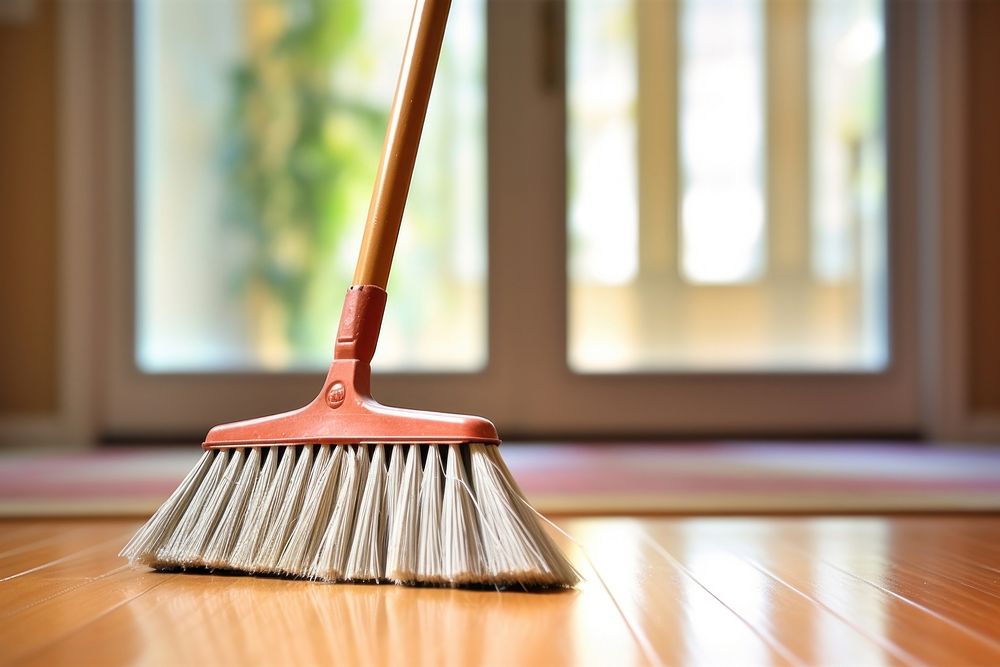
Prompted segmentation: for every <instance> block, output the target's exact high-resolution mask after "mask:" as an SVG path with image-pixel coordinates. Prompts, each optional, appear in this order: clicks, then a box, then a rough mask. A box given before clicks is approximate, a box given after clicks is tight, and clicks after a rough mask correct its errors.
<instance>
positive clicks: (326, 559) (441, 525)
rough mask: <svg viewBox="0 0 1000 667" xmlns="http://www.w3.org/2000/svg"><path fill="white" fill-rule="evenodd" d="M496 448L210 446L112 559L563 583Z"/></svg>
mask: <svg viewBox="0 0 1000 667" xmlns="http://www.w3.org/2000/svg"><path fill="white" fill-rule="evenodd" d="M498 450H499V448H498V447H496V446H494V445H481V444H472V445H448V446H438V445H430V446H428V445H375V446H355V445H299V446H285V447H270V448H268V449H267V450H261V449H254V448H246V449H236V450H228V451H227V450H209V451H206V452H205V453H204V455H203V456H202V457H201V459H200V460H199V462H198V464H197V465H196V466H195V467H194V469H193V470H192V471H191V472H190V473H189V474H188V476H187V477H186V478H185V479H184V481H183V482H182V483H181V485H180V487H178V488H177V490H176V491H174V493H173V494H172V495H171V496H170V498H169V499H168V500H167V501H166V502H165V503H164V504H163V506H162V507H160V509H159V510H157V512H156V513H155V514H154V515H153V517H152V518H151V519H150V520H149V521H148V522H147V523H146V524H145V525H144V526H143V527H142V528H141V529H140V530H139V532H138V533H136V535H135V537H133V538H132V540H131V541H130V542H129V543H128V544H127V545H126V546H125V548H124V549H123V550H122V554H121V555H122V556H125V557H127V558H128V559H129V560H130V561H132V562H133V563H136V564H143V565H149V566H152V567H156V568H161V569H175V568H210V569H224V570H236V571H244V572H251V573H275V574H282V575H288V576H294V577H303V578H309V579H315V580H321V581H328V582H342V581H374V582H381V581H391V582H394V583H399V584H419V585H453V586H470V585H472V586H517V587H525V588H536V587H557V586H558V587H562V586H572V585H573V584H575V583H576V582H577V581H579V574H578V573H577V572H576V570H575V569H574V568H573V566H572V565H571V564H570V563H569V561H568V560H567V559H566V557H565V556H564V555H563V554H562V552H561V551H560V549H559V548H558V546H557V545H556V544H555V543H554V542H553V540H552V539H551V537H550V536H549V535H548V533H547V532H546V531H545V529H544V528H543V526H542V525H541V523H540V522H539V517H538V515H537V513H536V512H535V511H534V510H533V509H532V508H531V507H530V506H529V504H528V502H527V501H526V500H525V499H524V495H523V493H522V492H521V490H520V489H519V488H518V486H517V483H516V482H515V481H514V479H513V477H512V476H511V475H510V471H509V470H508V469H507V467H506V465H505V464H504V462H503V459H502V457H501V456H500V454H499V451H498Z"/></svg>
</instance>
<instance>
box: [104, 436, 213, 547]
mask: <svg viewBox="0 0 1000 667" xmlns="http://www.w3.org/2000/svg"><path fill="white" fill-rule="evenodd" d="M214 458H215V452H213V451H211V450H205V452H204V453H203V454H202V455H201V458H200V459H198V463H197V464H196V465H195V466H194V468H192V469H191V472H189V473H188V474H187V476H186V477H185V478H184V480H183V481H182V482H181V483H180V486H178V487H177V488H176V489H175V490H174V492H173V493H171V494H170V497H169V498H167V500H166V502H165V503H163V504H162V505H160V508H159V509H158V510H156V512H155V513H154V514H153V516H152V517H150V519H149V521H147V522H146V524H145V525H144V526H143V527H142V528H140V529H139V530H138V531H137V532H136V534H135V535H133V536H132V539H131V540H129V541H128V544H126V545H125V546H124V548H122V550H121V553H120V554H118V555H119V556H122V557H124V558H128V559H129V561H130V562H132V563H134V564H139V563H143V564H147V565H153V564H155V563H156V562H157V561H156V557H155V554H156V552H157V551H158V550H159V548H160V545H161V544H163V542H164V541H166V540H167V539H168V538H169V537H170V535H172V534H173V532H174V529H175V528H176V527H177V522H178V521H180V519H181V516H183V515H184V512H185V510H187V508H188V506H189V505H190V504H191V498H192V496H194V494H195V492H196V491H197V490H198V489H199V488H201V482H202V480H203V479H204V478H205V474H206V473H207V472H208V469H209V468H210V467H211V466H212V462H213V460H214Z"/></svg>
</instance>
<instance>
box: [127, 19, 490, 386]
mask: <svg viewBox="0 0 1000 667" xmlns="http://www.w3.org/2000/svg"><path fill="white" fill-rule="evenodd" d="M136 15H137V20H136V34H137V39H136V53H137V64H136V81H137V93H136V96H137V100H136V102H137V105H136V126H137V128H138V141H137V163H138V198H137V201H138V211H137V216H138V222H137V225H138V227H137V231H138V234H137V238H138V242H137V258H136V268H137V279H138V286H137V287H138V289H137V291H136V295H137V297H136V298H137V303H136V312H137V322H136V326H137V350H136V356H137V362H138V364H139V366H140V368H142V369H143V370H145V371H148V372H177V371H192V372H212V371H226V370H275V371H279V370H289V369H312V368H321V367H323V366H325V365H326V364H328V363H329V360H330V355H331V352H332V342H333V335H334V331H335V327H336V322H337V319H338V318H339V315H340V305H341V302H342V299H343V295H344V292H345V291H346V289H347V286H348V285H349V284H350V280H351V277H352V275H353V272H354V264H355V261H356V253H357V250H358V247H359V245H360V238H361V233H362V227H363V224H364V220H365V215H366V213H367V208H368V199H369V196H370V193H371V188H372V184H373V181H374V175H375V168H376V166H377V163H378V159H379V153H380V151H381V147H382V138H383V133H384V130H385V123H386V120H387V117H388V108H389V105H390V102H391V97H392V92H393V87H394V85H395V79H396V75H397V73H398V71H399V62H400V58H401V56H402V50H403V43H404V40H405V37H406V30H407V27H408V23H409V18H410V11H409V8H406V7H401V6H400V5H399V3H396V2H393V1H391V0H254V1H249V0H247V1H240V0H213V1H212V2H196V1H194V0H177V1H171V2H162V1H157V0H141V1H140V2H139V3H138V5H137V12H136ZM483 23H484V12H483V2H482V0H474V1H470V2H460V3H455V5H454V7H453V8H452V15H451V18H450V22H449V28H448V35H447V37H446V40H445V45H444V48H443V51H442V56H441V62H440V66H439V70H438V76H437V80H436V82H435V89H434V94H433V96H432V99H431V103H430V108H429V110H428V117H427V122H426V126H425V130H424V136H423V140H422V143H421V149H420V154H419V157H418V159H417V165H416V170H415V173H414V179H413V184H412V187H411V189H410V195H409V203H408V205H407V210H406V215H405V219H404V221H403V226H402V231H401V233H400V238H399V244H398V247H397V250H396V258H395V263H394V268H393V273H392V277H391V279H390V282H389V288H388V291H389V293H390V295H391V297H390V299H389V306H388V309H387V312H386V318H385V323H384V326H383V330H382V336H381V339H380V342H379V350H378V353H377V354H376V358H375V367H376V368H377V369H381V370H418V369H426V370H446V371H469V370H475V369H477V368H481V367H482V366H483V365H484V364H485V362H486V332H485V326H486V290H485V274H486V248H485V160H484V146H485V133H484V98H485V88H484V84H483V66H484V59H485V48H484V24H483Z"/></svg>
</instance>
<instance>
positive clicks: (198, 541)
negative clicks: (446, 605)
mask: <svg viewBox="0 0 1000 667" xmlns="http://www.w3.org/2000/svg"><path fill="white" fill-rule="evenodd" d="M242 471H243V450H242V449H237V450H233V451H232V452H231V453H230V455H229V463H227V464H226V469H225V471H224V472H223V473H222V478H221V479H220V480H219V483H218V484H217V485H216V486H215V489H214V491H213V492H212V495H211V496H210V497H209V498H208V501H207V502H206V503H205V506H204V507H202V508H201V516H200V517H198V523H196V524H195V527H194V530H192V531H191V535H190V536H189V537H188V538H187V539H186V540H185V541H184V548H183V552H182V553H181V554H180V555H179V556H178V559H179V560H180V561H181V563H182V564H184V565H203V564H204V562H205V560H204V558H205V556H204V554H205V549H206V547H207V546H208V541H209V540H210V539H211V538H212V536H213V535H214V534H215V529H216V528H217V527H218V525H219V521H220V520H221V519H222V515H223V513H224V512H225V511H226V505H227V504H228V502H229V497H230V496H231V495H232V493H233V490H234V489H235V488H236V480H237V478H238V477H239V476H240V473H241V472H242Z"/></svg>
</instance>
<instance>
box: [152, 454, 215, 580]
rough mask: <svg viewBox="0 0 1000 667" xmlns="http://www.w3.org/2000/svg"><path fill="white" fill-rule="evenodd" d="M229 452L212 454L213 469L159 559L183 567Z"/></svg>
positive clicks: (162, 547)
mask: <svg viewBox="0 0 1000 667" xmlns="http://www.w3.org/2000/svg"><path fill="white" fill-rule="evenodd" d="M227 459H228V452H227V451H225V450H222V451H217V452H213V453H212V467H210V468H209V469H208V472H207V473H205V478H204V479H203V480H202V481H201V485H199V487H198V489H197V490H196V491H195V492H194V495H193V496H191V503H190V504H189V505H188V506H187V509H186V510H185V512H184V515H183V516H181V520H180V521H178V522H177V527H176V528H174V532H173V534H172V535H171V536H170V538H169V539H168V540H166V541H165V542H164V543H163V545H162V546H161V547H160V549H159V551H157V553H156V557H157V559H160V560H164V561H168V562H171V563H174V564H176V565H183V564H184V562H183V561H182V560H181V559H182V558H183V556H184V553H185V552H186V551H187V549H186V548H185V545H186V543H187V540H188V538H190V537H191V533H192V532H194V528H195V526H196V525H197V524H198V520H199V519H200V518H201V510H202V508H203V507H204V506H205V504H206V503H207V502H208V500H209V498H211V497H212V495H213V494H214V493H215V487H216V485H218V483H219V480H220V479H221V478H222V473H223V471H224V470H225V467H226V461H227Z"/></svg>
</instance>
